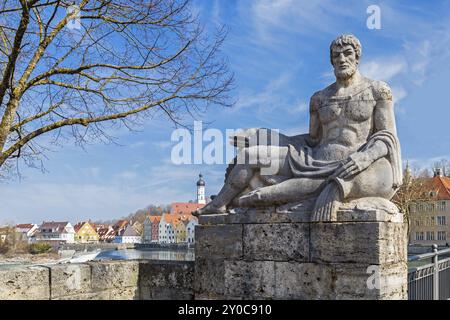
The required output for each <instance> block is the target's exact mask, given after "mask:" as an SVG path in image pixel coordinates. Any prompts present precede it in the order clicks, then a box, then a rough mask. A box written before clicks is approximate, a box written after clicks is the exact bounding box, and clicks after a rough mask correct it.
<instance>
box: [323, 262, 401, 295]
mask: <svg viewBox="0 0 450 320" xmlns="http://www.w3.org/2000/svg"><path fill="white" fill-rule="evenodd" d="M332 266H333V269H334V271H333V272H334V273H335V276H336V278H335V283H334V287H335V289H334V296H333V299H339V300H347V299H358V300H359V299H365V300H379V299H393V300H403V299H407V282H406V278H407V274H408V269H407V264H406V262H401V263H396V264H383V265H367V264H351V265H349V264H333V265H332Z"/></svg>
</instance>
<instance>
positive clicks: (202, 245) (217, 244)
mask: <svg viewBox="0 0 450 320" xmlns="http://www.w3.org/2000/svg"><path fill="white" fill-rule="evenodd" d="M195 257H196V259H197V258H225V257H227V258H228V259H233V258H240V257H242V225H214V226H200V225H199V226H196V228H195Z"/></svg>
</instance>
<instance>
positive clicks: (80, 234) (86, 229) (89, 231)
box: [74, 221, 99, 243]
mask: <svg viewBox="0 0 450 320" xmlns="http://www.w3.org/2000/svg"><path fill="white" fill-rule="evenodd" d="M74 229H75V242H77V243H97V242H99V235H98V233H97V230H95V228H94V226H93V225H92V224H91V223H90V222H88V221H85V222H79V223H77V224H76V225H75V226H74Z"/></svg>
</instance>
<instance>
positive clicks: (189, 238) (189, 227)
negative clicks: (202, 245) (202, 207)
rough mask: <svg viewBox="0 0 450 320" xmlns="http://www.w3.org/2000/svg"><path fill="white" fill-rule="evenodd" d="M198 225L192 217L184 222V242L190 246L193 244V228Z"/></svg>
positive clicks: (196, 220)
mask: <svg viewBox="0 0 450 320" xmlns="http://www.w3.org/2000/svg"><path fill="white" fill-rule="evenodd" d="M196 225H198V219H197V218H196V217H194V216H191V217H189V219H187V220H186V242H187V243H188V244H192V243H194V242H195V226H196Z"/></svg>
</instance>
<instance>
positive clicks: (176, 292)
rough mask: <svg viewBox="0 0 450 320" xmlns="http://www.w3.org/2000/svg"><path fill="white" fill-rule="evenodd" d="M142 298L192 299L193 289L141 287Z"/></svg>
mask: <svg viewBox="0 0 450 320" xmlns="http://www.w3.org/2000/svg"><path fill="white" fill-rule="evenodd" d="M140 299H141V300H192V299H194V291H193V290H183V289H180V288H161V287H157V288H151V287H142V288H141V296H140Z"/></svg>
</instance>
